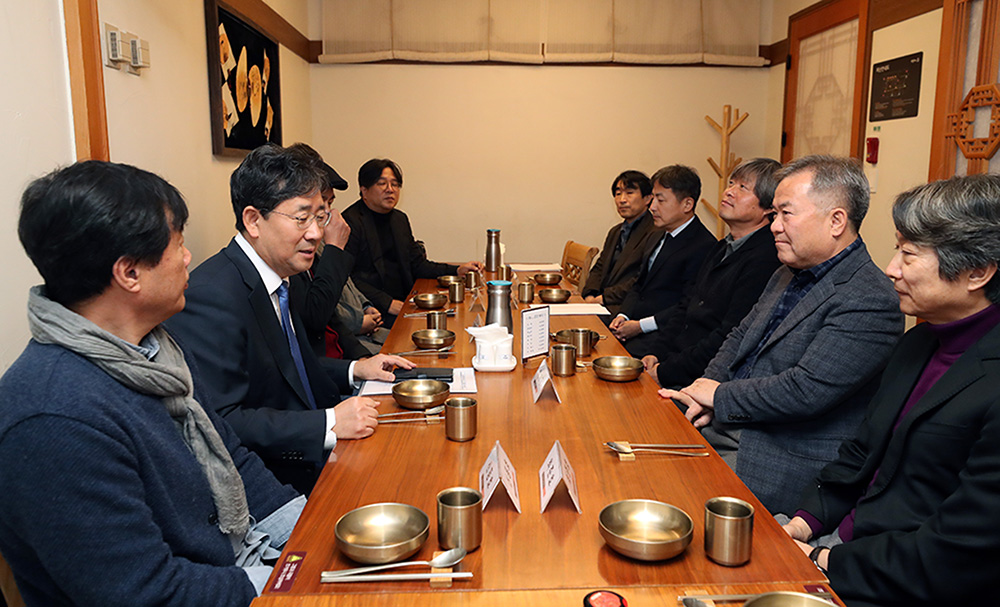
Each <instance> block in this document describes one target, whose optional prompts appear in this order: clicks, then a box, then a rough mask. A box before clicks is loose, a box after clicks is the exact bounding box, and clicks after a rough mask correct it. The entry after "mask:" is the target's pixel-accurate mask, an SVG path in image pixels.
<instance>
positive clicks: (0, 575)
mask: <svg viewBox="0 0 1000 607" xmlns="http://www.w3.org/2000/svg"><path fill="white" fill-rule="evenodd" d="M0 591H2V592H3V598H4V600H5V601H6V602H7V607H24V599H22V598H21V593H20V591H18V589H17V584H15V583H14V572H13V571H11V570H10V565H8V564H7V561H6V560H5V559H4V558H3V555H0Z"/></svg>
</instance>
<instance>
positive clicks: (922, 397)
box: [785, 175, 1000, 607]
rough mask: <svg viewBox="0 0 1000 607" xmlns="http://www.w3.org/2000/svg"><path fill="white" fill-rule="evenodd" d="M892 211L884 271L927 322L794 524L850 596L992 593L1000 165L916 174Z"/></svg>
mask: <svg viewBox="0 0 1000 607" xmlns="http://www.w3.org/2000/svg"><path fill="white" fill-rule="evenodd" d="M892 215H893V221H894V223H895V225H896V230H897V233H896V234H897V235H896V238H897V243H898V244H897V247H896V255H895V257H893V259H892V261H891V262H890V263H889V266H888V268H886V274H888V275H889V277H890V278H891V279H892V280H893V282H894V283H895V288H896V292H897V293H898V294H899V303H900V307H901V308H902V310H903V311H904V312H905V313H907V314H910V315H913V316H917V317H920V318H922V319H924V320H926V322H924V323H921V324H919V325H917V326H916V327H914V328H913V329H911V330H910V331H909V332H907V334H906V335H904V336H903V339H902V340H900V342H899V345H898V346H897V348H896V350H895V352H894V353H893V355H892V358H890V360H889V363H888V365H887V366H886V369H885V373H883V375H882V377H883V378H882V383H881V385H880V386H879V389H878V393H877V394H876V395H875V396H874V397H873V398H872V402H871V405H870V406H869V408H868V413H867V416H866V417H865V421H864V423H862V424H861V426H860V428H859V429H858V433H857V435H856V436H855V437H854V438H853V439H852V440H850V441H847V442H845V443H844V445H843V447H841V449H840V455H839V457H838V458H837V459H836V461H834V462H833V463H831V464H830V465H828V466H826V467H825V468H824V469H823V471H822V472H821V473H820V474H819V476H818V478H817V479H815V481H814V482H812V483H810V484H809V486H808V487H807V489H806V491H805V493H804V496H803V497H804V499H803V500H802V501H801V502H799V504H798V505H799V506H800V509H799V510H798V511H796V512H795V517H794V518H792V519H791V521H790V522H788V523H787V524H786V525H785V530H786V531H787V532H788V533H789V535H791V536H792V537H793V538H795V539H796V540H798V541H799V542H803V543H800V545H799V547H800V548H801V549H802V550H803V551H804V552H805V553H806V554H808V555H809V556H810V558H812V559H813V560H814V561H815V562H816V564H817V565H818V566H819V567H820V568H822V569H824V570H826V574H827V577H829V578H830V583H831V585H832V586H833V589H834V590H835V591H836V592H837V594H838V595H839V596H840V597H841V598H842V599H843V600H844V601H845V604H846V605H850V606H851V607H861V606H867V605H905V606H907V607H914V606H931V605H964V604H973V603H976V602H984V601H983V597H988V596H991V594H990V593H991V592H993V589H994V588H995V586H996V562H997V561H996V555H997V553H998V551H1000V527H998V526H997V523H996V512H997V508H998V507H1000V475H998V470H1000V392H998V391H997V385H998V384H1000V306H998V304H1000V278H998V276H997V266H998V264H1000V219H998V218H1000V176H997V175H975V176H969V177H955V178H952V179H949V180H947V181H939V182H935V183H930V184H927V185H922V186H918V187H916V188H914V189H912V190H910V191H908V192H905V193H903V194H900V195H899V197H898V198H897V199H896V202H895V204H894V205H893V209H892ZM995 506H996V507H995ZM791 513H792V512H791V511H788V514H791ZM807 541H808V542H809V545H807V544H805V543H804V542H807ZM985 602H991V600H986V601H985Z"/></svg>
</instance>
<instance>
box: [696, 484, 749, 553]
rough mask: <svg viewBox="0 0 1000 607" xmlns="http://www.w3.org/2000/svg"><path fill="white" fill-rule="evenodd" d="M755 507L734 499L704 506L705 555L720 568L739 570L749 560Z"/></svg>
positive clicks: (716, 500) (713, 499)
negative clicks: (737, 568)
mask: <svg viewBox="0 0 1000 607" xmlns="http://www.w3.org/2000/svg"><path fill="white" fill-rule="evenodd" d="M752 546H753V506H751V505H750V504H748V503H747V502H744V501H743V500H741V499H737V498H735V497H713V498H712V499H710V500H708V501H707V502H705V554H706V555H707V556H708V558H710V559H712V560H713V561H715V562H716V563H719V564H720V565H725V566H727V567H736V566H738V565H742V564H744V563H746V562H747V561H749V560H750V552H751V548H752Z"/></svg>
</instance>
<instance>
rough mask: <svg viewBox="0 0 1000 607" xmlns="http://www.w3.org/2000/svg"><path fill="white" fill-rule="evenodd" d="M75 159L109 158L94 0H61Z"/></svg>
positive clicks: (101, 66) (99, 35)
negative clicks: (64, 24)
mask: <svg viewBox="0 0 1000 607" xmlns="http://www.w3.org/2000/svg"><path fill="white" fill-rule="evenodd" d="M63 13H64V15H65V21H66V51H67V56H68V60H69V88H70V100H71V104H72V111H73V134H74V138H75V140H76V159H77V160H110V159H111V150H110V148H109V146H108V114H107V109H106V107H105V104H104V73H103V70H104V66H103V65H102V59H101V24H100V20H99V19H98V17H97V0H63Z"/></svg>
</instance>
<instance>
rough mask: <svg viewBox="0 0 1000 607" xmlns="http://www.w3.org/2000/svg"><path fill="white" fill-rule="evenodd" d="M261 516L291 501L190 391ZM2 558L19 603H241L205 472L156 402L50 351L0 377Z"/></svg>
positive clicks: (249, 589) (248, 593)
mask: <svg viewBox="0 0 1000 607" xmlns="http://www.w3.org/2000/svg"><path fill="white" fill-rule="evenodd" d="M197 385H198V383H197V380H195V386H196V392H195V397H196V398H197V399H198V400H199V402H201V403H202V404H203V405H204V408H205V410H206V412H208V414H209V416H210V417H211V418H212V421H213V422H214V423H215V426H216V428H217V429H218V431H219V434H220V435H221V436H222V439H223V441H224V442H225V444H226V446H227V447H228V449H229V452H230V453H231V454H232V457H233V461H234V463H235V464H236V467H237V469H238V470H239V471H240V474H241V475H242V477H243V482H244V485H245V487H246V493H247V501H248V503H249V506H250V513H251V514H252V515H253V516H254V518H255V519H256V520H258V521H259V520H262V519H263V518H265V517H266V516H268V515H269V514H270V513H272V512H274V511H275V510H276V509H278V508H279V507H281V506H282V505H283V504H285V503H286V502H288V501H289V500H291V499H293V498H294V497H295V496H296V492H295V491H294V490H292V489H291V488H290V487H286V486H282V485H280V484H279V483H278V482H277V481H276V480H275V479H274V476H273V475H272V474H271V473H270V472H268V471H267V469H265V468H264V465H263V464H262V463H261V461H260V460H259V459H258V458H257V457H256V456H255V455H253V454H251V453H250V452H249V451H247V450H246V449H245V448H244V447H242V446H241V445H240V443H239V439H238V438H237V437H236V435H235V433H233V431H232V430H231V429H230V428H229V426H228V425H227V424H226V423H225V422H223V421H221V420H220V419H219V418H218V417H217V416H215V414H214V413H212V409H211V407H210V406H207V403H206V402H205V401H204V400H203V398H204V394H201V393H199V392H198V390H197ZM0 552H2V553H3V556H4V558H5V559H6V560H7V561H8V563H9V564H10V566H11V568H12V569H13V571H14V575H15V578H16V580H17V585H18V588H19V589H20V591H21V594H22V595H23V597H24V599H25V600H26V602H27V603H28V605H29V606H30V605H45V606H59V605H103V606H108V607H110V606H114V605H127V606H129V607H138V606H142V605H213V606H221V605H249V604H250V601H251V600H252V599H253V598H254V596H255V591H254V588H253V585H252V584H251V583H250V581H249V579H248V578H247V576H246V574H245V573H244V572H243V570H242V569H240V568H239V567H236V566H235V565H234V558H235V557H234V556H233V548H232V546H231V544H230V541H229V539H228V538H227V537H226V536H225V535H223V534H222V532H221V531H219V528H218V525H217V515H216V509H215V505H214V503H213V501H212V496H211V492H210V490H209V486H208V482H207V481H206V479H205V476H204V473H203V472H202V469H201V466H200V465H199V464H198V462H197V461H196V460H195V457H194V455H193V454H192V453H191V452H190V450H189V449H188V448H187V446H186V445H185V443H184V441H183V440H182V438H181V435H180V432H179V431H178V428H177V426H176V424H175V423H174V421H173V420H172V419H171V418H170V416H169V415H168V414H167V411H166V409H165V408H164V406H163V403H162V402H161V400H160V399H159V398H156V397H151V396H145V395H142V394H138V393H136V392H134V391H132V390H130V389H129V388H126V387H125V386H123V385H122V384H120V383H118V382H117V381H115V380H114V379H113V378H112V377H111V376H109V375H108V374H107V373H105V372H104V371H102V370H101V369H99V368H98V367H97V366H95V365H94V364H92V363H91V362H90V361H88V360H87V359H85V358H83V357H81V356H79V355H77V354H74V353H72V352H70V351H69V350H66V349H64V348H62V347H59V346H52V345H41V344H39V343H37V342H35V341H32V342H30V343H29V344H28V347H27V348H25V350H24V352H23V353H22V354H21V356H20V358H18V360H17V361H16V362H15V363H14V364H13V365H12V366H11V367H10V369H9V370H8V371H7V373H6V374H5V375H4V376H3V379H0Z"/></svg>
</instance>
